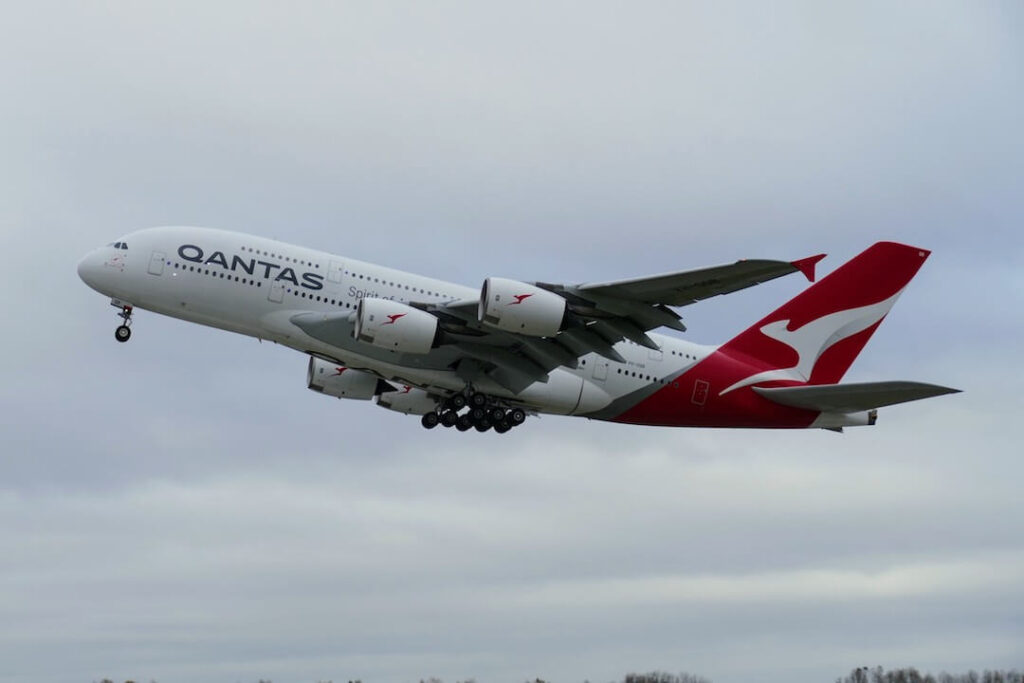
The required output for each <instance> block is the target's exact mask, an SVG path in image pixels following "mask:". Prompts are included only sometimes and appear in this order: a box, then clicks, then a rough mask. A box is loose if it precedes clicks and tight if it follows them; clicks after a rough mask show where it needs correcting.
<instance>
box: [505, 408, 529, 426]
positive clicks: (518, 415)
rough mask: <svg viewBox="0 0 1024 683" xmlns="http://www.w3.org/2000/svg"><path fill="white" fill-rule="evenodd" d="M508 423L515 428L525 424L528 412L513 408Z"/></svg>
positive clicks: (509, 413)
mask: <svg viewBox="0 0 1024 683" xmlns="http://www.w3.org/2000/svg"><path fill="white" fill-rule="evenodd" d="M508 422H509V424H510V425H512V426H513V427H518V426H519V425H521V424H523V423H524V422H526V411H525V410H523V409H522V408H513V409H512V410H510V411H509V412H508Z"/></svg>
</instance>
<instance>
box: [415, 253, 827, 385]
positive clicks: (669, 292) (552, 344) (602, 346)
mask: <svg viewBox="0 0 1024 683" xmlns="http://www.w3.org/2000/svg"><path fill="white" fill-rule="evenodd" d="M824 256H825V255H824V254H819V255H817V256H811V257H809V258H806V259H800V260H798V261H769V260H749V261H738V262H736V263H732V264H727V265H721V266H713V267H710V268H701V269H698V270H688V271H679V272H675V273H666V274H662V275H654V276H651V277H643V278H634V279H629V280H617V281H613V282H598V283H583V284H576V285H562V284H553V283H542V282H537V283H533V284H534V285H535V286H537V287H540V288H542V289H545V290H548V291H550V292H553V293H555V294H558V295H559V296H561V297H563V298H565V299H566V301H567V302H568V315H567V316H566V326H565V328H564V329H562V330H561V331H559V332H558V333H557V334H556V335H554V336H551V337H531V336H527V335H522V334H516V333H513V332H504V331H501V330H497V329H495V328H494V327H491V326H488V325H483V324H482V323H481V322H480V321H479V319H478V308H479V301H478V300H477V299H465V300H462V301H454V302H448V303H446V304H432V303H420V304H413V305H414V306H415V307H417V308H421V309H423V310H426V311H429V312H431V313H433V314H434V315H435V316H437V317H438V318H439V320H440V323H441V328H442V329H443V330H444V331H445V333H446V336H445V342H446V344H449V345H452V346H454V347H455V348H456V349H457V350H458V351H459V354H460V359H459V361H458V365H457V367H456V369H457V371H458V372H459V373H460V374H461V375H462V376H463V378H464V379H466V381H468V382H474V381H478V380H479V379H480V378H481V376H487V377H488V378H490V379H492V380H494V381H495V382H497V383H498V384H500V385H502V386H504V387H506V388H508V389H510V390H511V391H514V392H518V391H520V390H521V389H522V388H525V387H526V386H529V385H530V384H532V383H533V382H538V381H540V382H544V381H547V375H548V373H549V372H551V370H553V369H555V368H557V367H560V366H566V367H570V368H575V367H577V360H578V359H579V358H580V357H581V356H584V355H587V354H589V353H597V354H599V355H601V356H604V357H606V358H609V359H611V360H614V361H617V362H625V359H624V358H623V357H622V356H621V355H620V354H619V353H618V351H616V350H615V348H614V346H615V344H617V343H619V342H621V341H623V340H629V341H632V342H634V343H636V344H639V345H641V346H646V347H648V348H650V349H653V350H659V349H660V347H659V345H658V344H657V343H656V342H655V341H654V340H653V339H651V338H650V337H649V336H648V335H647V332H648V331H649V330H653V329H656V328H658V327H670V328H673V329H676V330H680V331H685V330H686V327H685V326H684V325H683V323H682V320H681V319H680V317H679V315H678V314H677V313H676V312H675V311H673V310H671V308H669V307H670V306H686V305H689V304H692V303H695V302H697V301H701V300H703V299H707V298H710V297H713V296H718V295H720V294H728V293H730V292H735V291H738V290H741V289H745V288H747V287H751V286H753V285H756V284H759V283H762V282H767V281H768V280H774V279H775V278H778V277H782V276H783V275H788V274H790V273H795V272H802V273H803V274H804V275H805V276H806V277H807V278H808V279H809V280H811V281H813V280H814V266H815V264H816V263H817V262H818V261H820V260H821V259H822V258H824Z"/></svg>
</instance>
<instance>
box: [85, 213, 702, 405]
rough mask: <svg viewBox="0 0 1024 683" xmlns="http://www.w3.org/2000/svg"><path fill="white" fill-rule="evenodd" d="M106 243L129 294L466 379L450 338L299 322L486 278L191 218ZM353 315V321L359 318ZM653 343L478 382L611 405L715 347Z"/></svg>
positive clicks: (155, 307) (383, 373) (89, 276)
mask: <svg viewBox="0 0 1024 683" xmlns="http://www.w3.org/2000/svg"><path fill="white" fill-rule="evenodd" d="M117 244H119V245H121V244H123V245H124V246H123V247H120V248H115V247H114V246H113V245H111V246H107V247H102V248H100V249H97V250H95V251H93V252H92V253H90V254H89V255H88V256H86V258H85V259H84V260H83V261H82V263H81V264H80V265H79V274H80V275H81V277H82V279H83V280H84V281H85V282H86V283H87V284H89V286H90V287H92V288H93V289H95V290H97V291H99V292H101V293H103V294H105V295H107V296H110V297H112V298H113V299H116V300H118V301H119V302H122V303H124V304H127V305H131V306H133V307H137V308H140V309H145V310H149V311H154V312H156V313H162V314H164V315H168V316H172V317H175V318H180V319H182V320H187V321H189V322H195V323H200V324H203V325H208V326H211V327H216V328H220V329H223V330H229V331H231V332H237V333H240V334H245V335H249V336H252V337H257V338H260V339H267V340H271V341H274V342H277V343H279V344H282V345H285V346H289V347H291V348H293V349H296V350H298V351H302V352H304V353H308V354H311V355H314V356H318V357H322V358H327V359H331V360H332V361H338V362H340V363H343V364H345V365H346V366H348V367H351V368H355V369H361V370H365V371H368V372H371V373H373V374H376V375H378V376H379V377H381V378H383V379H386V380H390V381H394V382H398V383H401V384H407V385H412V386H416V387H420V388H423V389H427V390H431V389H434V390H439V391H441V392H452V391H460V390H462V389H463V388H464V387H465V385H466V380H465V379H464V378H463V377H460V376H459V374H457V372H456V371H455V370H453V369H452V367H450V366H451V365H452V362H453V360H454V352H453V351H452V350H451V349H446V348H445V347H444V346H441V347H439V348H436V349H433V350H431V351H430V352H429V353H427V354H422V355H420V354H408V353H397V352H394V351H389V350H386V349H380V348H377V347H374V346H371V345H369V344H366V343H364V342H361V341H357V340H356V339H354V338H353V337H352V335H351V328H349V330H348V334H347V335H340V336H338V337H337V338H332V339H331V340H330V343H327V342H325V341H322V340H320V339H316V338H313V337H311V336H309V335H308V334H306V333H305V332H304V331H303V330H302V329H300V328H299V327H297V326H296V325H295V324H294V323H292V322H291V318H292V317H293V316H296V315H298V314H301V313H309V312H314V313H322V314H325V315H335V316H336V315H337V314H339V313H346V312H348V313H352V314H353V316H352V317H353V319H354V313H355V310H356V306H357V304H358V302H359V300H360V299H361V298H362V297H373V298H387V299H393V300H396V301H399V302H403V303H409V302H415V303H444V302H450V301H457V300H466V299H476V298H478V297H479V290H478V289H475V288H472V287H466V286H464V285H458V284H453V283H450V282H444V281H442V280H435V279H432V278H428V277H423V276H421V275H415V274H412V273H407V272H403V271H400V270H395V269H392V268H386V267H384V266H378V265H374V264H371V263H366V262H363V261H357V260H355V259H351V258H347V257H342V256H338V255H334V254H329V253H325V252H321V251H316V250H313V249H307V248H304V247H298V246H294V245H291V244H285V243H282V242H278V241H274V240H269V239H265V238H262V237H255V236H252V235H246V234H242V233H234V232H227V231H222V230H211V229H205V228H193V227H167V228H151V229H148V230H141V231H138V232H135V233H132V234H130V235H128V236H126V237H124V238H123V241H122V242H118V243H117ZM351 324H352V322H349V325H351ZM651 336H652V338H654V339H655V341H656V342H657V343H658V345H660V346H661V350H658V351H654V350H651V349H648V348H645V347H643V346H639V345H637V344H634V343H632V342H620V343H618V344H616V345H615V347H614V348H615V350H616V351H617V352H618V353H619V354H621V356H622V357H623V358H624V359H625V361H626V362H625V363H620V362H617V361H613V360H609V359H607V358H604V357H602V356H600V355H597V354H589V355H587V356H584V357H582V358H581V359H580V360H579V367H578V368H575V369H569V368H556V369H555V370H553V371H552V372H551V373H550V374H549V376H548V379H547V381H546V382H535V383H534V384H532V385H530V386H528V387H526V388H525V389H524V390H522V391H520V392H519V393H515V394H513V393H512V392H510V391H509V390H508V389H506V388H504V387H502V386H500V385H498V384H497V383H494V382H493V381H489V380H487V379H486V378H483V379H482V380H479V381H478V382H477V385H476V386H475V387H474V388H475V389H476V390H479V391H483V392H486V393H487V394H490V395H493V396H497V397H502V398H507V399H510V400H514V401H517V402H520V403H522V404H524V405H526V406H529V407H532V408H534V409H536V410H538V411H541V412H548V413H558V414H577V415H591V416H593V417H601V418H606V417H612V413H611V412H608V411H612V412H614V402H615V401H616V399H620V398H623V397H627V396H631V395H635V394H637V393H638V392H641V393H642V392H643V391H644V390H653V388H654V387H658V386H660V385H663V384H664V383H666V382H668V381H671V378H673V377H675V376H678V375H679V374H680V373H682V372H684V371H685V370H686V369H687V368H689V367H691V366H692V365H694V364H695V363H696V362H697V361H699V360H700V359H702V358H704V357H705V356H707V355H708V354H709V353H712V352H713V351H714V347H708V346H701V345H696V344H692V343H689V342H686V341H683V340H680V339H677V338H674V337H667V336H664V335H655V334H652V335H651Z"/></svg>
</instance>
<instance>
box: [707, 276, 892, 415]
mask: <svg viewBox="0 0 1024 683" xmlns="http://www.w3.org/2000/svg"><path fill="white" fill-rule="evenodd" d="M902 293H903V290H902V289H901V290H900V291H898V292H896V293H895V294H893V295H892V296H891V297H889V298H888V299H885V300H884V301H879V302H878V303H876V304H869V305H867V306H861V307H860V308H850V309H847V310H845V311H836V312H835V313H829V314H828V315H824V316H822V317H820V318H818V319H817V320H812V321H811V322H809V323H807V324H806V325H803V326H802V327H798V328H796V329H795V330H790V329H787V328H788V325H789V320H775V321H773V322H770V323H768V324H767V325H764V326H762V327H761V334H763V335H765V336H766V337H771V338H772V339H775V340H776V341H780V342H782V343H783V344H785V345H786V346H788V347H789V348H791V349H793V350H794V351H796V355H797V361H796V365H794V366H793V367H789V368H779V369H777V370H765V371H764V372H758V373H756V374H753V375H750V376H749V377H747V378H745V379H741V380H740V381H738V382H736V383H735V384H733V385H732V386H730V387H728V388H726V389H724V390H722V392H721V393H719V394H718V395H719V396H723V395H725V394H728V393H729V392H730V391H733V390H734V389H739V388H741V387H746V386H750V385H751V384H757V383H758V382H770V381H773V380H792V381H795V382H806V381H807V380H808V379H810V377H811V373H813V372H814V366H815V365H816V364H817V363H818V359H819V358H821V355H822V354H823V353H825V351H827V350H828V349H829V348H831V347H832V346H833V345H835V344H836V343H837V342H840V341H842V340H843V339H846V338H847V337H852V336H853V335H855V334H857V333H858V332H863V331H864V330H866V329H868V328H869V327H871V326H872V325H875V324H876V323H878V322H879V321H881V320H882V318H884V317H885V315H886V314H887V313H888V312H889V309H891V308H892V306H893V304H895V303H896V299H897V298H899V295H900V294H902Z"/></svg>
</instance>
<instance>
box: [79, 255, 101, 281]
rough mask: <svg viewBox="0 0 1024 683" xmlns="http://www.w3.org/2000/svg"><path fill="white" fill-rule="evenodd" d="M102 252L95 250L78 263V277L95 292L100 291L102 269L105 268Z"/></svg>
mask: <svg viewBox="0 0 1024 683" xmlns="http://www.w3.org/2000/svg"><path fill="white" fill-rule="evenodd" d="M100 251H101V250H100V249H94V250H92V251H90V252H89V253H88V254H86V255H85V258H83V259H82V260H81V261H79V262H78V277H80V278H82V282H84V283H85V284H87V285H89V286H90V287H92V288H93V289H95V290H99V279H100V269H101V268H102V267H103V265H102V263H101V260H102V256H101V255H100Z"/></svg>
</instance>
